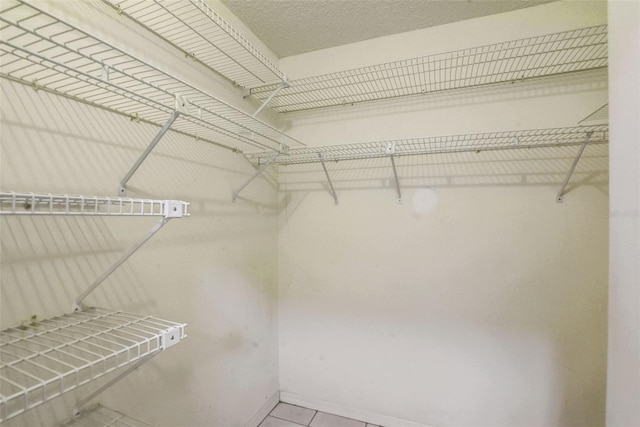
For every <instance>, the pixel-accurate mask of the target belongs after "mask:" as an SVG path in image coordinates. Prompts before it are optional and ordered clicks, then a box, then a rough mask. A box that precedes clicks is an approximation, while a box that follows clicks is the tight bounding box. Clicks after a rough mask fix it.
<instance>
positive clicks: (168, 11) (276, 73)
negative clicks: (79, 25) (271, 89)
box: [104, 0, 285, 88]
mask: <svg viewBox="0 0 640 427" xmlns="http://www.w3.org/2000/svg"><path fill="white" fill-rule="evenodd" d="M104 1H106V2H108V3H109V4H110V5H111V6H112V7H114V8H116V9H117V10H118V11H120V12H121V13H122V14H124V15H126V16H128V17H130V18H131V19H133V20H135V21H136V22H138V23H139V24H140V25H142V26H143V27H145V28H146V29H148V30H149V31H151V32H152V33H154V34H155V35H156V36H158V37H160V38H162V39H164V40H166V41H167V42H169V43H171V44H172V45H174V46H175V47H177V48H178V49H180V50H182V51H183V52H184V53H185V55H187V56H189V57H190V58H192V59H194V60H196V61H199V62H201V63H202V64H204V65H205V66H207V67H208V68H210V69H211V70H213V71H215V72H217V73H219V74H221V75H223V76H224V77H226V78H227V79H229V80H231V81H232V82H233V83H235V84H236V85H238V86H242V87H244V88H250V87H256V86H262V85H265V84H270V83H282V82H283V81H285V76H284V74H283V73H282V72H281V71H280V70H279V69H278V68H277V67H276V66H275V65H274V64H273V63H272V62H271V61H269V60H268V59H267V58H266V57H265V56H264V55H263V54H262V53H260V51H259V50H258V49H256V48H255V47H254V46H253V45H252V44H251V43H249V42H248V41H247V40H246V39H245V38H244V37H242V35H240V33H238V31H236V30H235V29H234V28H233V27H232V26H231V25H229V23H227V22H226V21H225V20H224V19H222V18H221V17H220V15H218V14H217V13H216V12H214V11H213V10H212V9H211V8H210V7H209V6H208V5H207V4H206V3H205V2H204V0H185V1H181V2H167V1H159V0H152V1H145V2H140V1H139V0H124V1H115V0H104Z"/></svg>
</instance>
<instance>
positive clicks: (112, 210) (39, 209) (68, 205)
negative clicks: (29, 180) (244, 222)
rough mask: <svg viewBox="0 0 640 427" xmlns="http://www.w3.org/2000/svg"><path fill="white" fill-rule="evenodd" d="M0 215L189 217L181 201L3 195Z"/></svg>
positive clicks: (11, 193) (0, 200)
mask: <svg viewBox="0 0 640 427" xmlns="http://www.w3.org/2000/svg"><path fill="white" fill-rule="evenodd" d="M0 215H71V216H76V215H87V216H162V217H165V218H180V217H183V216H189V215H190V214H189V203H188V202H183V201H180V200H151V199H133V198H128V197H104V196H70V195H66V194H63V195H54V194H36V193H15V192H0Z"/></svg>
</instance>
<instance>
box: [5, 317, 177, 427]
mask: <svg viewBox="0 0 640 427" xmlns="http://www.w3.org/2000/svg"><path fill="white" fill-rule="evenodd" d="M185 326H186V325H184V324H181V323H175V322H170V321H166V320H160V319H156V318H154V317H151V316H144V315H138V314H130V313H123V312H119V311H108V310H103V309H98V308H91V309H86V310H84V311H79V312H75V313H73V314H66V315H63V316H59V317H54V318H50V319H45V320H41V321H38V320H34V321H32V322H30V323H28V324H23V325H22V326H19V327H15V328H9V329H5V330H3V331H2V332H0V421H3V420H7V419H9V418H12V417H14V416H16V415H19V414H21V413H23V412H26V411H28V410H29V409H32V408H34V407H36V406H38V405H40V404H42V403H45V402H47V401H49V400H51V399H53V398H55V397H57V396H60V395H62V394H63V393H66V392H68V391H70V390H73V389H75V388H77V387H79V386H81V385H83V384H86V383H88V382H91V381H93V380H95V379H96V378H99V377H101V376H103V375H105V374H107V373H109V372H111V371H114V370H116V369H117V368H120V367H122V366H125V365H128V364H131V363H132V362H135V361H138V360H140V359H142V358H144V357H145V356H149V355H151V354H155V353H156V352H158V351H161V350H164V349H166V348H168V347H170V346H171V345H174V344H177V343H178V342H180V341H181V340H182V339H183V338H184V337H185V336H186V335H185V332H184V329H185Z"/></svg>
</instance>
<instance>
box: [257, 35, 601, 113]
mask: <svg viewBox="0 0 640 427" xmlns="http://www.w3.org/2000/svg"><path fill="white" fill-rule="evenodd" d="M606 66H607V26H606V25H600V26H595V27H589V28H582V29H579V30H573V31H565V32H560V33H554V34H547V35H542V36H538V37H530V38H526V39H520V40H513V41H508V42H503V43H496V44H490V45H485V46H479V47H473V48H470V49H463V50H457V51H453V52H447V53H441V54H436V55H430V56H423V57H419V58H412V59H406V60H401V61H395V62H389V63H385V64H379V65H372V66H369V67H362V68H356V69H351V70H347V71H340V72H336V73H331V74H324V75H319V76H313V77H309V78H304V79H298V80H290V81H289V87H287V88H284V89H282V90H281V91H280V92H278V93H277V94H276V95H275V96H274V97H273V99H272V100H271V102H270V106H271V107H272V108H273V109H274V110H276V111H278V112H282V113H285V112H289V111H300V110H308V109H314V108H321V107H329V106H335V105H350V104H353V103H358V102H364V101H372V100H379V99H387V98H395V97H400V96H407V95H417V94H425V93H432V92H439V91H445V90H451V89H459V88H471V87H476V86H483V85H489V84H495V83H504V82H514V81H518V80H523V79H529V78H534V77H544V76H552V75H556V74H563V73H571V72H577V71H585V70H592V69H597V68H603V67H606ZM277 88H278V85H277V84H271V85H264V86H261V87H257V88H252V89H251V91H250V93H251V95H253V96H255V97H256V98H258V99H259V100H265V99H267V98H268V97H269V96H270V95H271V94H272V93H273V91H274V90H276V89H277Z"/></svg>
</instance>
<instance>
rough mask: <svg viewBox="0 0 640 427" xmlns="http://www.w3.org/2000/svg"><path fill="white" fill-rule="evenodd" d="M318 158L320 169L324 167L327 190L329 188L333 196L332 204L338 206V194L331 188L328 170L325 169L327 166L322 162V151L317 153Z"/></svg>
mask: <svg viewBox="0 0 640 427" xmlns="http://www.w3.org/2000/svg"><path fill="white" fill-rule="evenodd" d="M318 158H319V159H320V163H321V164H322V169H324V174H325V176H326V177H327V182H328V183H329V190H331V195H332V196H333V204H334V205H336V206H338V196H337V195H336V190H335V189H334V188H333V183H332V182H331V177H330V176H329V171H327V166H326V165H325V163H324V157H323V155H322V153H318Z"/></svg>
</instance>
